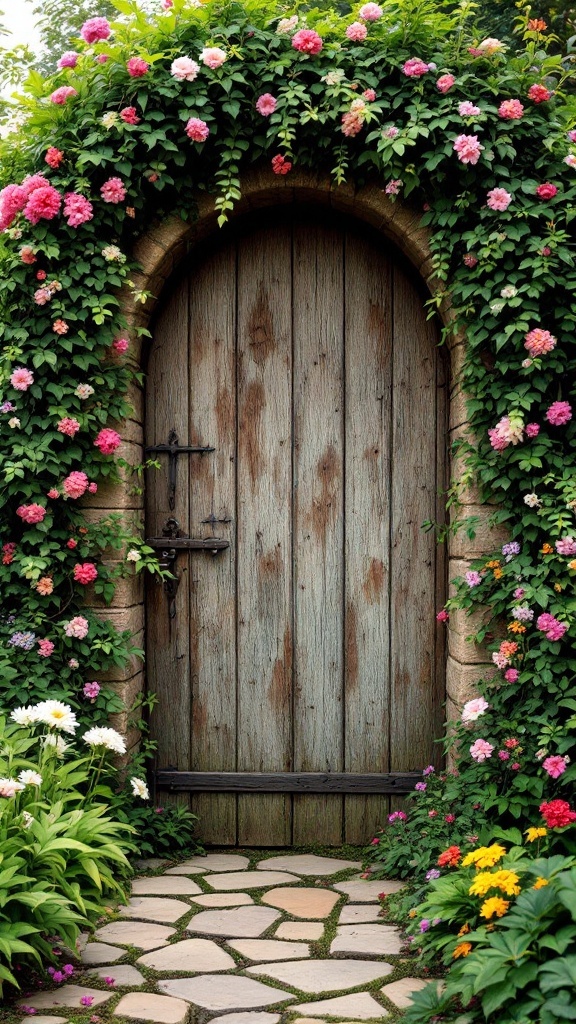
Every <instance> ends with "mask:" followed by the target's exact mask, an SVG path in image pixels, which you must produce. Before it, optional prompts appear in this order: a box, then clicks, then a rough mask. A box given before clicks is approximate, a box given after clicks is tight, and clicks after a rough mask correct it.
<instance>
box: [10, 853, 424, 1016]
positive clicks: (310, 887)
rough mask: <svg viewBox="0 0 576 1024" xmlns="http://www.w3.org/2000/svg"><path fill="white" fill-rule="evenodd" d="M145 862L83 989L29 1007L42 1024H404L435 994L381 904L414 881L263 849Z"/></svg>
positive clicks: (86, 960) (39, 998) (90, 951)
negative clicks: (415, 1002) (414, 972)
mask: <svg viewBox="0 0 576 1024" xmlns="http://www.w3.org/2000/svg"><path fill="white" fill-rule="evenodd" d="M141 866H142V870H144V871H145V872H146V874H145V875H144V876H141V877H138V878H136V879H135V880H134V882H133V885H132V896H131V899H130V900H129V903H128V906H126V907H120V908H119V910H118V912H117V919H116V920H112V921H110V923H108V924H105V925H103V926H102V927H101V928H98V929H97V931H96V933H95V935H94V936H93V937H92V939H91V940H89V941H87V942H85V944H84V948H83V950H82V953H81V957H82V962H83V965H84V968H83V970H82V972H80V971H77V972H76V975H75V977H74V983H73V984H65V985H62V986H60V988H58V989H55V990H54V991H51V992H41V993H39V994H38V995H35V996H32V997H26V998H25V999H24V1000H23V1002H24V1003H25V1004H26V1006H27V1007H33V1008H34V1009H35V1010H36V1015H35V1016H34V1020H35V1021H36V1022H37V1024H70V1022H71V1020H72V1019H73V1020H74V1021H77V1020H79V1019H80V1020H82V1019H85V1020H86V1021H88V1020H90V1019H91V1018H92V1019H98V1020H101V1021H102V1022H103V1024H104V1022H106V1024H108V1022H116V1021H118V1024H121V1022H123V1021H140V1022H150V1024H208V1022H210V1024H280V1022H281V1024H333V1022H334V1021H344V1022H346V1024H356V1022H360V1021H371V1022H376V1021H382V1020H383V1019H384V1018H386V1017H390V1019H391V1024H392V1020H393V1019H397V1017H398V1013H399V1011H400V1010H402V1009H404V1008H405V1007H406V1006H408V1005H409V1000H410V993H411V992H413V991H415V990H416V989H418V988H421V987H422V986H423V985H425V984H426V982H425V981H424V980H422V979H419V978H412V977H408V976H406V975H407V970H408V968H409V961H408V960H407V959H406V958H405V957H404V958H403V957H402V949H401V943H400V936H399V933H398V930H397V929H396V928H393V927H391V926H389V925H386V924H385V923H384V922H383V921H382V919H381V918H380V917H379V916H378V913H379V909H380V908H379V902H378V894H379V893H381V892H386V893H391V892H397V891H398V890H399V889H401V888H402V883H400V882H383V881H372V880H367V879H363V878H362V877H361V876H360V874H359V868H360V866H361V865H360V864H359V863H358V862H355V861H348V860H341V859H338V858H336V857H318V856H316V855H313V854H290V853H286V854H283V855H282V856H275V857H268V858H267V859H263V858H262V856H261V855H260V854H258V852H257V851H254V852H253V853H252V855H251V856H250V858H248V857H246V856H241V855H239V854H233V853H211V854H208V855H207V856H206V857H192V858H191V859H190V860H187V861H185V862H184V863H182V864H178V865H176V866H173V867H170V866H169V865H168V862H167V861H158V860H150V861H145V862H142V865H141ZM152 872H161V873H157V874H152ZM29 1019H30V1018H29V1017H28V1016H26V1017H24V1018H23V1020H22V1024H26V1022H27V1021H28V1020H29Z"/></svg>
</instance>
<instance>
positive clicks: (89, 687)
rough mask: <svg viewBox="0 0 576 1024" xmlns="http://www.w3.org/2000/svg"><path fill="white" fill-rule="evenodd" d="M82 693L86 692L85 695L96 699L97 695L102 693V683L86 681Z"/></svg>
mask: <svg viewBox="0 0 576 1024" xmlns="http://www.w3.org/2000/svg"><path fill="white" fill-rule="evenodd" d="M82 693H83V694H84V696H85V697H89V698H90V700H92V701H94V700H96V697H97V696H98V694H99V693H100V683H97V682H93V683H85V684H84V689H83V690H82Z"/></svg>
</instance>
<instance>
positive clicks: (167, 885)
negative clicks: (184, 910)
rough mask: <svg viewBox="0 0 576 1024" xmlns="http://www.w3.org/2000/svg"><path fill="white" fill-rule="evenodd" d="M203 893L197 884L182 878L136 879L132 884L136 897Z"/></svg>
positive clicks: (163, 876) (160, 876)
mask: <svg viewBox="0 0 576 1024" xmlns="http://www.w3.org/2000/svg"><path fill="white" fill-rule="evenodd" d="M201 892H202V889H201V888H200V886H199V885H196V882H192V881H191V879H190V878H183V877H182V876H180V877H174V876H172V877H171V878H166V876H165V875H156V877H155V878H135V879H134V881H133V882H132V893H133V895H134V896H197V895H198V894H199V893H201Z"/></svg>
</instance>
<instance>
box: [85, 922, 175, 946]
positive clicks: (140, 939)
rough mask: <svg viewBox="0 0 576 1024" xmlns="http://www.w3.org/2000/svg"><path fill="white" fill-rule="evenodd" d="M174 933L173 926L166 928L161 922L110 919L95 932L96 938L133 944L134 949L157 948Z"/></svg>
mask: <svg viewBox="0 0 576 1024" xmlns="http://www.w3.org/2000/svg"><path fill="white" fill-rule="evenodd" d="M172 935H174V928H166V927H165V926H164V925H161V924H144V923H143V922H142V921H138V922H136V921H112V922H111V924H105V925H104V927H103V928H99V929H98V931H97V932H96V938H97V939H110V941H111V942H118V943H119V944H120V945H121V946H134V948H135V949H158V948H159V947H160V946H166V945H167V944H168V939H169V938H171V936H172Z"/></svg>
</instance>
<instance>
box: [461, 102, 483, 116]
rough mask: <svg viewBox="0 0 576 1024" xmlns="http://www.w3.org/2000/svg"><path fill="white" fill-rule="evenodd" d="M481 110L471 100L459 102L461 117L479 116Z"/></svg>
mask: <svg viewBox="0 0 576 1024" xmlns="http://www.w3.org/2000/svg"><path fill="white" fill-rule="evenodd" d="M480 112H481V111H480V107H477V106H475V105H474V103H471V102H470V100H463V101H462V103H459V104H458V113H459V114H460V117H477V116H478V114H479V113H480Z"/></svg>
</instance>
